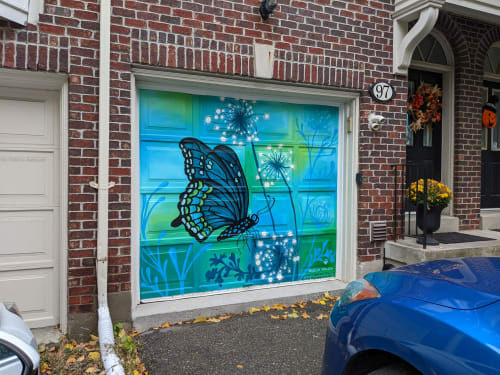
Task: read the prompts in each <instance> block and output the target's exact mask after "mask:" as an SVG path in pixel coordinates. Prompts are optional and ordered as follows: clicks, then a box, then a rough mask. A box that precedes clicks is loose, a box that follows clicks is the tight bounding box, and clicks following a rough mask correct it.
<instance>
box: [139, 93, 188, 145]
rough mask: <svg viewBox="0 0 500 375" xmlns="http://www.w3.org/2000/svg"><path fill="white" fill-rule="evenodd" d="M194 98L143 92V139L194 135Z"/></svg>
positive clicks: (140, 121)
mask: <svg viewBox="0 0 500 375" xmlns="http://www.w3.org/2000/svg"><path fill="white" fill-rule="evenodd" d="M193 109H194V108H193V96H192V95H189V94H182V93H175V92H166V91H151V90H141V99H140V101H139V126H140V132H141V138H142V139H146V138H152V139H161V138H172V137H175V136H177V137H182V136H188V135H191V134H192V133H193V127H194V126H193V125H194V124H193V121H194V120H195V119H196V118H197V116H196V112H195V111H194V110H193Z"/></svg>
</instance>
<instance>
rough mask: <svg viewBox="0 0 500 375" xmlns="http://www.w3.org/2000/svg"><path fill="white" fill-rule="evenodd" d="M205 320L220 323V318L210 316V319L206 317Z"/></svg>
mask: <svg viewBox="0 0 500 375" xmlns="http://www.w3.org/2000/svg"><path fill="white" fill-rule="evenodd" d="M207 322H210V323H220V319H217V318H210V319H207Z"/></svg>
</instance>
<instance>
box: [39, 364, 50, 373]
mask: <svg viewBox="0 0 500 375" xmlns="http://www.w3.org/2000/svg"><path fill="white" fill-rule="evenodd" d="M47 370H50V366H49V364H48V363H47V362H44V363H43V365H42V367H41V368H40V371H41V372H46V371H47Z"/></svg>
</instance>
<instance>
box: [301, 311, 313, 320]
mask: <svg viewBox="0 0 500 375" xmlns="http://www.w3.org/2000/svg"><path fill="white" fill-rule="evenodd" d="M301 317H302V318H304V319H309V318H311V317H310V316H309V314H307V313H306V312H305V311H304V312H303V313H302V315H301Z"/></svg>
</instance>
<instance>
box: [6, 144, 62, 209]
mask: <svg viewBox="0 0 500 375" xmlns="http://www.w3.org/2000/svg"><path fill="white" fill-rule="evenodd" d="M0 175H1V176H2V183H1V184H0V204H13V203H14V202H15V204H38V205H49V204H52V201H53V199H54V195H55V194H56V192H55V191H54V190H53V188H54V153H53V152H32V151H9V150H3V151H2V150H0Z"/></svg>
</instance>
